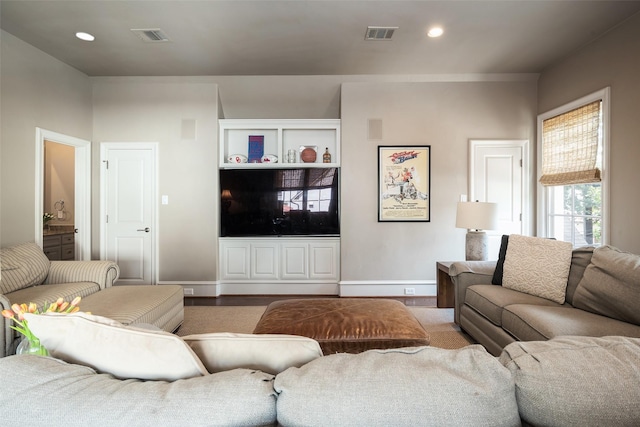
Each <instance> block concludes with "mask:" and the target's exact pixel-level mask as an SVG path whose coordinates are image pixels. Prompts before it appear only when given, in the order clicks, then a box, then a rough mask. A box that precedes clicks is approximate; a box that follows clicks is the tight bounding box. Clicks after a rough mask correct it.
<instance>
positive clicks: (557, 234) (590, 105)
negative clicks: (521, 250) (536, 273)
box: [538, 88, 609, 247]
mask: <svg viewBox="0 0 640 427" xmlns="http://www.w3.org/2000/svg"><path fill="white" fill-rule="evenodd" d="M608 104H609V89H608V88H607V89H604V90H602V91H598V92H596V93H594V94H591V95H588V96H586V97H584V98H581V99H579V100H577V101H575V102H572V103H570V104H567V105H564V106H562V107H560V108H557V109H555V110H553V111H550V112H548V113H545V114H541V115H540V116H538V169H539V173H538V176H540V180H539V181H540V185H541V187H540V188H539V199H538V201H539V205H540V206H541V209H540V213H541V214H540V216H539V221H538V223H539V230H538V231H539V232H538V234H539V235H541V236H545V237H553V238H556V239H558V240H563V241H567V242H571V243H572V244H573V245H574V247H579V246H586V245H592V246H600V245H602V244H604V243H606V237H607V233H606V230H607V223H606V203H605V202H606V200H607V185H606V184H607V181H606V172H607V167H606V166H607V165H606V160H607V156H606V154H607V147H608V138H607V130H608V127H609V126H608V111H609V105H608Z"/></svg>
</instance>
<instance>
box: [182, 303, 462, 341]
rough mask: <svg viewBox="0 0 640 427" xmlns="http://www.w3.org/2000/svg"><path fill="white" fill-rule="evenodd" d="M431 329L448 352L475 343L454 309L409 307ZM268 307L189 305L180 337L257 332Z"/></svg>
mask: <svg viewBox="0 0 640 427" xmlns="http://www.w3.org/2000/svg"><path fill="white" fill-rule="evenodd" d="M407 308H408V309H409V310H410V311H411V312H412V313H413V314H414V315H415V316H416V318H417V319H418V320H419V321H420V323H421V324H422V326H424V328H425V329H426V330H427V332H428V333H429V336H430V338H431V346H433V347H439V348H447V349H455V348H460V347H465V346H467V345H469V344H472V340H471V338H470V337H469V336H468V335H466V334H464V333H463V332H460V328H458V326H457V325H456V324H455V323H453V309H452V308H432V307H407ZM265 309H266V306H222V307H218V306H187V307H185V308H184V323H183V324H182V326H181V327H180V329H179V330H178V332H177V335H179V336H185V335H191V334H204V333H209V332H235V333H244V334H250V333H252V332H253V329H254V328H255V326H256V324H257V323H258V320H260V316H262V313H264V311H265Z"/></svg>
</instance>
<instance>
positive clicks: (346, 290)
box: [158, 280, 437, 297]
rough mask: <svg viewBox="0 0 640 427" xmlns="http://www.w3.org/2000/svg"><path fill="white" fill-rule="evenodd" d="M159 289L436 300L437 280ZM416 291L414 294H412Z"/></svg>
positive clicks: (197, 284)
mask: <svg viewBox="0 0 640 427" xmlns="http://www.w3.org/2000/svg"><path fill="white" fill-rule="evenodd" d="M158 285H181V286H182V287H183V288H184V295H185V296H194V297H219V296H222V295H339V296H341V297H413V296H416V297H424V296H436V295H437V288H436V282H435V281H434V280H426V281H420V280H404V281H402V280H400V281H397V280H395V281H393V282H386V281H373V280H371V281H343V282H340V283H339V284H336V283H287V282H276V283H217V282H194V281H161V282H158ZM411 290H413V293H411Z"/></svg>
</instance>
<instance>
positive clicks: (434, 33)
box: [427, 27, 444, 37]
mask: <svg viewBox="0 0 640 427" xmlns="http://www.w3.org/2000/svg"><path fill="white" fill-rule="evenodd" d="M443 33H444V30H443V29H442V27H432V28H429V31H428V32H427V35H428V36H429V37H440V36H441V35H442V34H443Z"/></svg>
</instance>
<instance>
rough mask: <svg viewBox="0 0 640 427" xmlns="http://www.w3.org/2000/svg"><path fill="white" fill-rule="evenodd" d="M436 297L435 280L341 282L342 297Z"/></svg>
mask: <svg viewBox="0 0 640 427" xmlns="http://www.w3.org/2000/svg"><path fill="white" fill-rule="evenodd" d="M436 295H437V288H436V282H435V280H426V281H421V280H404V281H403V280H400V281H393V282H386V281H385V282H383V281H343V282H340V296H341V297H413V296H416V297H427V296H436Z"/></svg>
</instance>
